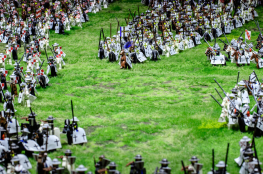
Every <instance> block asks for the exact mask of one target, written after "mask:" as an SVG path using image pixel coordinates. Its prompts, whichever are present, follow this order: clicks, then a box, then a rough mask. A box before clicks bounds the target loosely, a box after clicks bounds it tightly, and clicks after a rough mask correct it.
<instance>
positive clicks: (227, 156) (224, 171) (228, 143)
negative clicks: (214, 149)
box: [224, 143, 229, 174]
mask: <svg viewBox="0 0 263 174" xmlns="http://www.w3.org/2000/svg"><path fill="white" fill-rule="evenodd" d="M228 150H229V143H227V149H226V158H225V168H224V174H226V164H227V157H228Z"/></svg>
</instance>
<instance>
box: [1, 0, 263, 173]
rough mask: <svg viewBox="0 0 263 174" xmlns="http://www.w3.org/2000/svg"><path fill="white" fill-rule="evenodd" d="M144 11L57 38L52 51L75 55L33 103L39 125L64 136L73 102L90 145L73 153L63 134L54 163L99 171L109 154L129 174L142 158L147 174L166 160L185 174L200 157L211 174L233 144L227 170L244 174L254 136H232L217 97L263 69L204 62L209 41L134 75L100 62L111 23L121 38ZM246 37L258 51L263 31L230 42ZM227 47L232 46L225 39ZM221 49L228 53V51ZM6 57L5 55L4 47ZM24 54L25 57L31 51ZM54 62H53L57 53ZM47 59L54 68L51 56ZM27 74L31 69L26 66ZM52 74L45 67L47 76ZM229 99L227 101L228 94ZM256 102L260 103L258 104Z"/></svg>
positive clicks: (105, 17)
mask: <svg viewBox="0 0 263 174" xmlns="http://www.w3.org/2000/svg"><path fill="white" fill-rule="evenodd" d="M138 6H140V13H141V12H145V11H146V10H147V9H148V7H147V6H143V5H142V4H141V3H140V0H119V1H115V2H114V3H112V4H110V5H109V8H108V9H103V10H102V11H100V12H99V13H96V14H91V13H89V17H90V21H89V22H86V23H83V28H82V29H81V28H79V27H74V28H72V29H71V31H66V34H65V35H58V34H55V33H54V31H50V33H51V36H50V45H52V44H54V43H55V42H57V43H59V44H60V45H61V46H62V49H63V51H64V52H65V53H66V54H67V55H66V58H65V59H64V60H65V62H66V65H65V66H64V67H63V69H62V70H59V71H58V76H57V77H56V78H50V82H49V83H50V84H49V86H48V87H47V88H46V89H42V88H40V87H38V88H37V91H38V93H39V95H38V96H37V99H36V100H35V101H34V102H33V103H32V109H33V111H34V112H36V114H37V120H38V121H40V120H44V119H46V118H47V117H48V116H49V115H52V116H54V117H55V118H56V120H55V126H56V127H59V128H60V129H61V131H62V129H63V127H64V120H65V119H71V118H72V114H71V106H70V100H73V103H74V113H75V116H76V117H77V118H78V119H79V120H80V122H79V127H82V128H84V129H85V130H86V133H87V139H88V143H87V144H85V145H83V146H80V145H72V146H69V145H67V139H66V136H65V135H63V134H62V135H61V142H62V146H63V148H62V149H58V150H57V151H55V152H52V153H49V156H50V157H51V158H52V159H53V158H55V157H56V156H60V155H64V151H65V150H66V149H71V150H72V152H73V154H72V155H73V156H76V157H77V159H76V164H75V166H76V167H77V166H78V165H80V164H83V165H84V166H85V167H88V170H91V171H94V169H95V167H94V163H93V155H94V156H95V157H96V159H98V156H99V155H102V154H104V155H105V156H106V157H107V158H108V159H110V160H111V161H114V162H115V163H117V165H118V167H117V169H118V170H119V171H120V172H121V173H124V174H125V173H128V172H129V168H128V167H125V165H126V164H127V163H128V162H130V161H133V159H134V156H135V155H137V154H141V155H142V157H143V160H144V161H145V167H146V169H147V173H152V172H154V170H155V168H156V167H157V166H160V164H159V161H160V160H161V159H162V158H167V159H168V160H169V161H170V162H171V164H170V165H169V167H171V168H172V173H183V172H181V171H180V169H181V160H184V163H185V165H188V164H189V159H190V158H191V156H192V155H196V156H197V157H198V158H199V159H200V163H202V164H204V168H203V172H204V173H207V172H208V171H209V170H210V169H211V167H212V149H213V148H214V150H215V163H217V162H218V161H219V160H224V159H225V153H226V148H227V143H230V148H229V156H228V167H227V170H228V172H229V173H232V174H234V173H235V174H236V173H238V171H239V167H238V166H237V164H236V163H235V162H234V159H235V158H237V157H238V156H239V149H240V147H239V144H238V142H239V140H240V139H241V138H242V137H243V136H245V135H246V136H248V137H250V138H252V136H253V135H252V134H251V133H240V131H239V130H238V129H234V130H233V129H231V130H229V129H228V128H227V125H226V123H219V122H218V118H219V116H220V113H221V108H220V107H219V106H218V105H217V103H215V102H214V101H213V99H212V98H211V97H210V94H213V95H214V96H216V98H217V99H218V100H219V101H220V102H221V99H220V98H219V96H217V94H216V92H215V90H214V88H215V87H216V88H218V86H217V85H216V83H215V82H214V80H213V79H214V78H215V79H216V80H217V81H218V82H219V83H220V84H221V85H222V87H223V88H224V89H225V90H226V91H227V92H230V90H231V89H232V88H233V87H234V86H235V83H236V80H237V74H238V71H240V80H241V79H248V76H249V75H250V73H252V71H253V70H255V71H256V73H257V74H258V76H259V79H263V73H262V72H263V70H262V69H260V70H258V69H256V65H255V64H251V65H250V66H243V67H237V66H236V64H231V63H230V62H227V66H217V67H213V66H212V65H210V63H209V62H208V61H207V58H206V56H205V54H204V52H205V50H206V48H207V44H206V43H205V42H204V41H202V45H198V46H197V47H195V48H192V49H188V50H185V51H183V52H181V53H180V54H177V55H174V56H171V57H169V58H167V57H164V56H162V57H161V58H162V59H161V60H160V61H157V62H152V61H149V60H148V61H146V62H145V63H142V64H134V65H133V69H131V70H121V69H120V68H119V65H118V63H117V62H115V63H110V62H108V61H107V60H105V59H104V60H100V59H99V58H98V57H97V56H98V44H99V34H100V29H101V28H103V30H104V32H105V35H106V36H107V37H108V36H109V35H110V23H111V24H112V35H113V34H116V31H117V21H116V18H115V17H117V18H118V20H119V21H120V24H121V25H122V26H123V25H125V24H126V22H125V19H124V18H126V19H128V16H129V9H131V11H132V12H134V11H137V9H138ZM256 10H257V12H258V14H259V16H260V17H259V18H257V19H256V20H258V21H259V24H260V26H261V28H263V23H262V22H263V17H261V15H262V12H263V7H257V8H256ZM245 29H248V30H249V31H251V32H252V39H251V40H252V41H253V43H254V45H256V39H257V36H258V34H259V31H258V29H257V27H256V25H255V23H254V21H250V22H249V23H246V24H245V25H244V26H243V27H242V28H239V29H237V30H233V31H232V33H231V34H228V35H227V38H228V40H229V41H230V40H232V39H233V38H235V39H237V38H238V37H239V35H240V34H241V32H242V31H244V30H245ZM262 31H263V30H262ZM243 37H244V35H243ZM221 39H222V40H225V38H224V36H222V37H221ZM218 43H219V41H218ZM210 44H214V43H213V42H211V43H210ZM219 45H220V47H221V48H223V47H222V46H223V44H222V43H219ZM0 49H1V52H4V44H1V47H0ZM19 51H20V54H19V55H20V57H21V56H22V51H23V50H22V49H20V50H19ZM48 55H51V52H50V51H49V52H48ZM41 59H42V60H46V56H45V53H44V52H43V54H42V56H41ZM22 66H24V67H25V66H26V65H25V63H23V64H22ZM46 68H47V65H46V63H45V65H44V70H45V71H46ZM6 69H7V70H9V73H11V72H12V69H13V66H9V65H7V66H6ZM9 75H10V74H9ZM218 89H219V88H218ZM220 92H221V91H220ZM221 95H224V94H223V93H222V92H221ZM250 101H252V102H254V101H253V99H252V98H251V100H250ZM15 109H16V110H18V111H17V112H16V115H17V116H18V118H20V117H24V116H27V115H28V114H29V113H30V110H29V108H25V107H23V106H20V105H19V104H18V103H17V99H16V100H15ZM21 122H23V121H22V120H19V123H21ZM256 146H257V151H258V156H259V159H260V160H261V161H263V148H262V147H263V139H262V138H261V139H256ZM30 161H31V163H32V164H33V169H31V170H30V172H31V173H36V172H35V165H36V162H35V161H34V159H33V158H30Z"/></svg>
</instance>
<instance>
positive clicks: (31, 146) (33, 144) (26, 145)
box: [22, 140, 40, 152]
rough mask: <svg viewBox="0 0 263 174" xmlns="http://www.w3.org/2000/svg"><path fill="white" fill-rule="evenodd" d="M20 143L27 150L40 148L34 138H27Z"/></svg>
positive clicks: (33, 150)
mask: <svg viewBox="0 0 263 174" xmlns="http://www.w3.org/2000/svg"><path fill="white" fill-rule="evenodd" d="M22 144H23V146H24V148H25V149H26V150H27V151H31V152H38V151H39V150H40V146H39V145H38V144H37V142H35V141H34V140H27V143H25V142H23V143H22Z"/></svg>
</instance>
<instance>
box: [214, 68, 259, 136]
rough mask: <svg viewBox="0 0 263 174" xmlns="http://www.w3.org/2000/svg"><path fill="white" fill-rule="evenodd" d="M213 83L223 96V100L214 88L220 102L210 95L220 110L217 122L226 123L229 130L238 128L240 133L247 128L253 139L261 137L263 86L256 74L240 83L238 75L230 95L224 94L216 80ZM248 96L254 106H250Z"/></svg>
mask: <svg viewBox="0 0 263 174" xmlns="http://www.w3.org/2000/svg"><path fill="white" fill-rule="evenodd" d="M215 82H216V83H217V84H218V86H219V87H220V88H221V90H222V91H223V93H224V95H225V97H224V98H223V97H222V96H221V94H220V92H219V91H218V90H217V89H216V88H215V90H216V92H217V94H218V95H219V97H220V98H221V99H222V102H219V101H217V100H216V99H215V97H214V96H213V95H211V96H212V97H213V99H214V100H215V101H216V102H217V103H218V104H219V106H220V107H221V108H222V112H221V115H220V117H219V120H218V121H219V122H227V124H228V127H229V128H231V127H239V129H240V131H241V132H245V131H246V126H247V127H248V129H247V130H248V131H250V132H254V133H255V137H257V138H258V137H261V136H262V135H263V117H262V114H263V100H262V98H263V84H262V82H261V81H259V79H258V77H257V74H256V72H255V71H253V72H252V73H251V74H250V76H249V78H248V80H241V81H239V73H238V77H237V82H236V85H235V87H234V88H233V89H232V90H231V93H226V91H224V89H223V88H222V87H221V85H219V83H218V82H217V81H216V80H215ZM250 96H251V98H252V100H254V101H255V104H254V105H251V103H253V102H251V101H250V100H251V99H250Z"/></svg>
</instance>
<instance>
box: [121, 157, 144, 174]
mask: <svg viewBox="0 0 263 174" xmlns="http://www.w3.org/2000/svg"><path fill="white" fill-rule="evenodd" d="M134 159H135V161H132V162H129V163H128V164H126V167H128V166H131V170H130V173H143V174H146V169H145V168H144V161H142V156H141V155H136V156H135V158H134Z"/></svg>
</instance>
